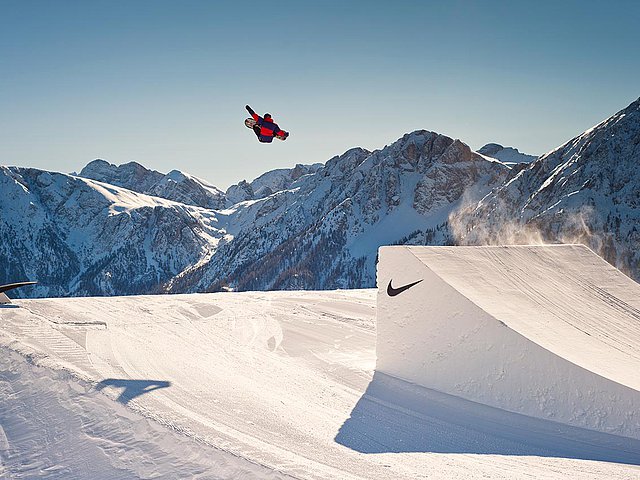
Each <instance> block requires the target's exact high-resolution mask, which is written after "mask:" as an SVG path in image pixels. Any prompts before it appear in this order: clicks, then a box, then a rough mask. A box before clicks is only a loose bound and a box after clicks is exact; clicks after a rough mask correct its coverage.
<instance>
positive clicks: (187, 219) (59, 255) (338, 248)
mask: <svg viewBox="0 0 640 480" xmlns="http://www.w3.org/2000/svg"><path fill="white" fill-rule="evenodd" d="M639 163H640V100H638V101H636V102H634V103H632V104H631V105H630V106H629V107H627V108H626V109H625V110H623V111H621V112H619V113H617V114H616V115H614V116H612V117H611V118H609V119H607V120H605V121H604V122H602V123H601V124H600V125H598V126H596V127H594V128H593V129H590V130H588V131H587V132H585V133H583V134H582V135H580V136H578V137H576V138H575V139H573V140H571V141H569V142H567V143H566V144H565V145H563V146H561V147H559V148H558V149H556V150H554V151H553V152H551V153H549V154H546V155H544V156H542V157H540V158H536V157H533V156H531V155H526V154H522V153H520V152H519V151H518V150H517V149H515V148H511V147H506V148H505V147H502V146H501V145H498V144H495V143H492V144H488V145H485V146H484V147H483V148H481V149H479V150H478V152H474V151H472V150H471V149H470V148H469V147H468V146H467V145H466V144H464V143H463V142H461V141H460V140H454V139H452V138H449V137H446V136H444V135H440V134H438V133H434V132H428V131H424V130H421V131H416V132H413V133H410V134H407V135H405V136H404V137H402V138H401V139H399V140H397V141H396V142H394V143H393V144H391V145H389V146H387V147H385V148H384V149H382V150H377V151H374V152H369V151H367V150H364V149H361V148H354V149H351V150H349V151H347V152H345V153H344V154H342V155H339V156H336V157H334V158H332V159H330V160H329V161H327V162H326V164H324V165H323V164H313V165H302V164H299V165H296V166H295V167H294V168H291V169H279V170H274V171H271V172H267V173H265V174H263V175H261V176H260V177H258V178H256V179H255V180H253V181H252V182H247V181H242V182H240V183H238V184H237V185H233V186H231V187H229V188H228V189H227V191H226V192H223V191H221V190H220V189H218V188H216V187H215V186H213V185H211V184H210V183H208V182H206V181H204V180H201V179H198V178H196V177H194V176H191V175H189V174H186V173H184V172H180V171H177V170H174V171H172V172H169V173H168V174H162V173H160V172H156V171H153V170H150V169H147V168H145V167H144V166H142V165H140V164H137V163H135V162H132V163H128V164H124V165H120V166H116V165H111V164H109V163H108V162H106V161H104V160H94V161H93V162H91V163H89V164H88V165H87V166H86V167H85V168H83V169H82V171H81V172H80V173H79V174H78V175H67V174H62V173H55V172H47V171H42V170H37V169H32V168H21V167H4V166H3V167H0V192H2V195H0V212H1V217H0V282H1V283H5V282H10V281H17V280H23V279H35V280H38V281H39V284H38V286H36V287H25V289H24V290H23V292H22V294H23V295H26V296H66V295H115V294H118V295H127V294H140V293H160V292H172V293H178V292H197V291H216V290H224V289H234V290H265V289H332V288H362V287H372V286H374V285H375V264H376V256H377V248H378V247H379V246H380V245H388V244H413V245H418V244H421V245H451V244H458V243H464V244H487V243H491V244H494V243H523V242H527V243H531V242H541V241H545V242H568V241H577V242H581V243H585V244H587V245H589V246H590V247H591V248H592V249H594V250H595V251H597V252H599V253H600V254H601V255H602V256H604V258H606V259H607V260H608V261H610V262H611V263H613V264H615V265H617V266H619V267H620V268H621V269H623V271H625V272H627V273H628V274H629V275H631V276H632V277H633V278H635V279H640V266H639V260H640V257H639V253H638V252H640V249H639V248H638V247H639V246H640V234H639V233H638V228H639V223H638V219H639V218H638V217H639V216H640V173H638V169H637V167H638V164H639Z"/></svg>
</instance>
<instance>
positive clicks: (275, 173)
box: [226, 163, 323, 204]
mask: <svg viewBox="0 0 640 480" xmlns="http://www.w3.org/2000/svg"><path fill="white" fill-rule="evenodd" d="M322 166H323V165H322V163H314V164H313V165H302V164H300V163H299V164H297V165H296V166H295V167H294V168H278V169H276V170H271V171H269V172H266V173H263V174H262V175H260V176H259V177H258V178H256V179H255V180H253V181H252V182H251V183H249V182H247V181H246V180H242V181H241V182H240V183H238V184H237V185H231V186H230V187H229V188H228V189H227V192H226V197H227V201H228V202H230V203H231V204H235V203H238V202H243V201H246V200H256V199H259V198H264V197H268V196H269V195H272V194H273V193H275V192H279V191H281V190H287V189H288V188H289V187H290V186H291V184H292V183H293V182H295V181H296V180H298V179H299V178H300V177H302V176H303V175H309V174H312V173H315V172H317V171H318V170H320V168H322Z"/></svg>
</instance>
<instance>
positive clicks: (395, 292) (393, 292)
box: [387, 278, 424, 297]
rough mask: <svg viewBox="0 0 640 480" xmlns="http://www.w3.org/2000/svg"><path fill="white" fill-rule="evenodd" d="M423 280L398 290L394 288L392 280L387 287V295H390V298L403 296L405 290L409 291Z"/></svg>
mask: <svg viewBox="0 0 640 480" xmlns="http://www.w3.org/2000/svg"><path fill="white" fill-rule="evenodd" d="M422 280H424V278H423V279H421V280H418V281H417V282H413V283H408V284H406V285H403V286H401V287H398V288H393V287H392V286H391V282H393V279H392V280H389V285H387V295H389V296H390V297H395V296H396V295H399V294H401V293H402V292H404V291H405V290H409V289H410V288H411V287H413V286H414V285H417V284H419V283H420V282H421V281H422Z"/></svg>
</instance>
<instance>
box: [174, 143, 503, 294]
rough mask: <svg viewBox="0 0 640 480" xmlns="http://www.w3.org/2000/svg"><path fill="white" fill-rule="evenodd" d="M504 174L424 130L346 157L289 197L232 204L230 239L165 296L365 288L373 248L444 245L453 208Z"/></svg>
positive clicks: (371, 281)
mask: <svg viewBox="0 0 640 480" xmlns="http://www.w3.org/2000/svg"><path fill="white" fill-rule="evenodd" d="M508 173H509V167H507V166H505V165H504V164H503V163H501V162H499V161H497V160H492V159H487V158H486V157H483V156H481V155H479V154H477V153H475V152H472V151H471V149H470V148H469V147H468V146H467V145H465V144H464V143H462V142H461V141H459V140H453V139H452V138H449V137H446V136H444V135H439V134H437V133H434V132H428V131H424V130H422V131H416V132H413V133H411V134H407V135H405V136H404V137H403V138H401V139H400V140H398V141H397V142H395V143H393V144H392V145H390V146H388V147H386V148H384V149H383V150H379V151H375V152H368V151H366V150H363V149H361V148H355V149H352V150H349V151H347V152H346V153H344V154H343V155H340V156H337V157H334V158H332V159H331V160H329V161H328V162H327V163H326V165H325V166H324V167H322V168H320V169H319V170H317V171H316V172H315V173H312V174H307V175H303V176H301V177H300V178H298V180H296V181H294V182H293V183H291V185H290V186H289V188H288V189H286V190H282V191H280V192H278V193H275V194H273V195H270V196H268V197H265V198H262V199H260V200H257V201H255V200H254V201H249V202H244V203H240V204H238V205H236V206H235V207H234V210H233V212H231V213H229V214H230V215H231V216H232V217H233V219H232V220H231V221H230V225H231V226H232V228H235V229H236V230H235V231H233V232H232V233H233V234H234V235H235V238H234V241H233V242H230V243H228V244H227V245H225V246H223V247H221V248H220V249H219V250H218V251H216V253H215V255H214V256H213V258H212V260H211V262H208V263H207V264H203V265H202V267H201V268H199V269H195V270H193V271H190V272H189V273H188V275H185V276H183V277H181V278H179V279H176V280H175V281H173V282H172V284H171V285H170V290H171V291H176V292H182V291H201V290H217V289H220V288H223V287H227V286H230V287H232V288H235V289H239V290H256V289H257V290H264V289H327V288H358V287H372V286H374V285H375V262H376V256H377V249H378V247H379V246H380V245H386V244H393V243H414V244H442V243H447V242H448V241H449V240H448V235H447V228H446V221H447V217H448V216H449V214H450V213H451V211H452V210H454V209H455V208H456V207H457V206H458V205H459V204H460V202H461V201H462V199H463V198H464V199H465V201H469V200H470V199H476V200H478V199H480V198H482V196H484V195H485V194H486V193H487V192H488V191H490V190H491V188H493V187H495V186H497V185H499V184H501V183H502V181H503V180H504V179H505V178H506V177H507V175H508ZM234 225H235V227H234ZM243 226H244V227H243Z"/></svg>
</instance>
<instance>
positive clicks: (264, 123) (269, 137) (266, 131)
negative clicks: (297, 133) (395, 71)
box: [247, 106, 284, 143]
mask: <svg viewBox="0 0 640 480" xmlns="http://www.w3.org/2000/svg"><path fill="white" fill-rule="evenodd" d="M247 107H248V106H247ZM247 110H248V111H249V113H250V114H251V116H252V117H253V119H254V120H255V121H256V123H257V125H258V126H259V127H260V135H258V140H260V141H261V142H264V143H271V142H272V141H273V137H275V136H276V135H278V134H279V133H280V132H283V131H282V130H281V129H280V127H278V124H277V123H276V122H274V121H273V118H269V119H264V118H262V117H261V116H260V115H258V114H257V113H256V112H254V111H253V110H252V109H251V107H248V108H247ZM283 133H284V132H283Z"/></svg>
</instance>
